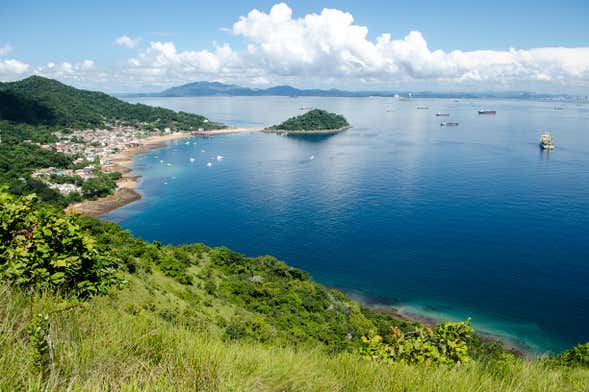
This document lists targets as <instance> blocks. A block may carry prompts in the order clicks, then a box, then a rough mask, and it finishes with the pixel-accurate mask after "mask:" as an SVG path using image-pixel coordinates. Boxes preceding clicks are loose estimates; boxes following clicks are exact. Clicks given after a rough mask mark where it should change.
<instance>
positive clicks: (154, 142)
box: [65, 128, 264, 217]
mask: <svg viewBox="0 0 589 392" xmlns="http://www.w3.org/2000/svg"><path fill="white" fill-rule="evenodd" d="M263 130H264V128H223V129H213V130H210V131H187V132H175V133H171V134H167V135H155V136H150V137H147V138H145V139H142V140H141V145H139V146H137V147H129V148H127V149H126V150H123V151H118V152H115V153H113V154H109V155H108V156H106V157H105V158H107V159H110V160H111V161H112V164H110V165H108V166H105V167H104V169H105V171H107V172H110V173H112V172H118V173H121V174H122V175H123V176H122V177H121V178H120V179H119V180H118V181H117V188H116V189H115V192H114V193H113V194H111V195H108V196H105V197H101V198H99V199H95V200H84V201H81V202H78V203H73V204H70V205H69V206H67V207H66V208H65V212H69V213H74V214H81V215H89V216H93V217H97V216H100V215H104V214H107V213H109V212H112V211H114V210H116V209H118V208H120V207H123V206H126V205H127V204H130V203H133V202H134V201H137V200H140V199H141V198H142V195H141V194H140V193H139V192H137V191H136V190H135V186H137V184H138V183H139V182H140V181H141V176H132V175H130V174H131V172H132V171H133V169H131V168H130V167H129V166H131V165H132V164H133V158H134V157H135V156H136V155H139V154H141V153H144V152H146V151H150V150H156V149H158V148H162V147H165V146H166V143H167V142H169V141H172V140H179V139H185V138H189V137H194V136H215V135H227V134H233V133H250V132H261V131H263Z"/></svg>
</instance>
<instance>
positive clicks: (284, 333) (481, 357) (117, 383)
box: [0, 193, 589, 391]
mask: <svg viewBox="0 0 589 392" xmlns="http://www.w3.org/2000/svg"><path fill="white" fill-rule="evenodd" d="M0 217H1V219H2V220H1V229H0V341H1V342H2V344H1V345H0V390H22V389H34V390H36V389H44V390H58V389H139V390H146V389H153V390H165V389H170V388H171V389H197V390H358V391H366V390H408V389H409V390H464V391H470V390H490V391H491V390H492V391H496V390H583V389H584V388H585V387H586V386H587V385H589V384H588V383H589V370H587V369H585V368H583V366H586V362H582V361H583V360H584V359H583V358H586V352H587V350H586V348H585V346H579V347H578V348H575V349H574V350H571V351H570V352H567V353H563V354H562V355H561V356H559V357H557V358H555V359H548V358H546V359H542V360H537V361H534V362H531V361H528V360H525V359H521V358H518V357H516V356H514V355H512V354H509V353H506V352H504V351H503V350H502V349H501V347H500V345H499V344H496V343H489V342H485V341H482V340H481V339H480V338H478V337H477V336H476V335H473V334H472V330H471V329H470V326H469V325H468V323H448V324H443V325H441V326H438V327H437V328H434V329H427V328H424V327H422V326H419V325H417V324H413V323H407V322H404V321H399V320H396V319H394V318H392V317H391V316H389V315H387V314H384V313H380V312H375V311H372V310H370V309H367V308H365V307H362V306H360V305H358V304H357V303H355V302H353V301H350V300H349V299H348V298H346V296H345V295H344V294H342V293H341V292H338V291H336V290H331V289H327V288H325V287H323V286H321V285H318V284H317V283H315V282H313V281H312V280H311V279H310V278H309V276H308V274H306V273H305V272H303V271H301V270H298V269H295V268H291V267H289V266H287V265H285V264H283V263H281V262H279V261H278V260H276V259H274V258H272V257H270V256H262V257H256V258H248V257H245V256H243V255H241V254H238V253H235V252H233V251H231V250H228V249H226V248H209V247H207V246H205V245H202V244H192V245H182V246H163V245H162V244H159V243H157V242H155V243H148V242H145V241H143V240H140V239H138V238H135V237H133V236H132V235H131V234H130V233H128V232H125V231H123V230H121V229H120V228H119V227H118V226H117V225H115V224H113V223H110V222H101V221H99V220H96V219H93V218H87V217H75V216H65V215H64V214H63V212H61V211H59V210H57V209H55V208H54V207H50V206H46V205H41V204H38V203H37V202H36V200H35V198H34V197H32V196H25V197H20V198H16V197H14V196H10V195H9V194H6V193H0ZM104 294H107V295H104Z"/></svg>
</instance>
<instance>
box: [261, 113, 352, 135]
mask: <svg viewBox="0 0 589 392" xmlns="http://www.w3.org/2000/svg"><path fill="white" fill-rule="evenodd" d="M349 126H350V124H349V123H348V121H347V120H346V119H345V117H344V116H342V115H339V114H335V113H329V112H326V111H325V110H320V109H313V110H311V111H308V112H307V113H305V114H302V115H300V116H296V117H291V118H289V119H288V120H286V121H285V122H283V123H282V124H278V125H274V126H272V127H270V128H268V129H269V130H280V131H325V130H336V129H341V128H344V127H349Z"/></svg>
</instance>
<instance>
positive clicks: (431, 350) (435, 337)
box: [360, 320, 473, 364]
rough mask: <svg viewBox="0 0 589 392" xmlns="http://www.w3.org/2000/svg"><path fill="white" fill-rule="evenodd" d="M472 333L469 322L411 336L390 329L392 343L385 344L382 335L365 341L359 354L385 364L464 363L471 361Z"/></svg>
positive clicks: (416, 332) (423, 329)
mask: <svg viewBox="0 0 589 392" xmlns="http://www.w3.org/2000/svg"><path fill="white" fill-rule="evenodd" d="M472 333H473V329H472V328H471V326H470V320H467V321H466V322H460V323H444V324H441V325H439V326H437V327H436V328H435V329H431V328H423V327H418V328H416V329H415V330H414V331H412V332H408V333H403V332H401V330H400V329H398V328H397V327H391V341H392V343H390V344H386V343H383V338H382V337H381V336H379V335H376V336H374V337H372V338H368V337H363V338H362V342H363V343H364V346H363V347H362V348H360V353H361V354H362V356H363V357H365V358H368V359H372V360H379V361H385V362H391V361H401V362H406V363H410V364H415V363H426V364H432V363H447V364H453V363H464V362H468V361H470V360H471V358H470V356H469V355H468V344H469V343H470V340H471V335H472Z"/></svg>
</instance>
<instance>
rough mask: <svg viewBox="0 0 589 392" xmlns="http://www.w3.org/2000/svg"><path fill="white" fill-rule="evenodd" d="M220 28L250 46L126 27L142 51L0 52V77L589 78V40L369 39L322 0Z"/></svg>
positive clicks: (581, 84) (279, 80)
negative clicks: (69, 57) (463, 46)
mask: <svg viewBox="0 0 589 392" xmlns="http://www.w3.org/2000/svg"><path fill="white" fill-rule="evenodd" d="M224 31H226V32H229V33H230V34H232V35H233V36H234V37H237V38H238V39H241V40H242V41H243V43H244V48H243V49H239V50H235V49H233V48H232V47H231V46H230V45H229V44H216V43H214V44H213V45H212V47H211V48H209V49H195V50H179V49H177V48H176V46H175V44H174V43H173V42H171V41H163V40H162V41H152V42H149V44H148V45H147V46H143V47H139V42H140V38H131V37H129V36H126V35H124V36H121V37H118V38H117V39H116V40H115V41H114V43H115V44H116V45H120V46H124V47H128V48H134V49H136V53H135V54H134V56H133V57H132V58H129V59H128V60H126V61H125V62H124V65H122V66H121V65H118V66H114V67H113V68H110V69H97V68H96V67H95V65H94V64H93V63H92V62H88V63H86V62H82V63H67V62H65V63H58V64H48V65H46V66H44V67H39V68H34V69H33V70H32V71H31V67H29V66H28V65H26V64H24V63H20V62H18V61H17V60H1V61H2V63H0V77H2V75H6V74H8V73H9V72H10V73H11V75H15V74H16V72H17V71H18V72H20V73H23V72H36V73H42V74H46V75H49V76H51V75H54V76H56V77H62V78H69V79H75V80H83V79H84V78H95V80H100V81H103V80H104V81H106V83H108V81H109V78H110V85H112V86H114V85H116V86H130V87H129V89H131V90H135V91H138V90H139V89H148V90H149V89H156V88H159V87H168V86H170V85H172V84H178V83H186V82H189V81H194V80H222V81H226V82H232V83H239V84H245V85H268V84H284V83H290V84H295V85H299V86H310V85H314V86H318V87H319V86H322V87H333V86H334V85H336V86H337V87H348V88H350V86H351V87H352V88H358V87H359V86H365V87H367V88H376V89H391V88H395V87H396V88H401V86H403V87H404V88H408V89H412V88H416V89H417V88H427V89H442V90H443V89H454V90H457V89H479V90H492V89H501V90H508V89H515V88H517V89H526V90H536V91H547V90H552V91H567V90H571V89H576V90H577V91H579V90H581V89H587V88H588V87H589V48H586V47H584V48H564V47H558V48H532V49H516V48H509V49H506V50H476V51H462V50H459V49H457V50H453V51H443V50H440V49H432V48H430V46H429V45H428V42H427V41H426V39H425V37H424V36H423V35H422V34H421V33H420V32H419V31H411V32H408V33H407V34H406V35H405V36H404V37H393V36H392V35H391V34H388V33H382V34H380V35H378V36H377V37H376V38H374V39H370V38H369V35H368V28H367V27H366V26H361V25H358V24H356V23H355V21H354V17H353V15H352V14H350V13H348V12H345V11H341V10H338V9H329V8H325V9H323V10H322V11H321V12H320V13H310V14H307V15H303V16H301V17H294V16H293V11H292V9H291V8H290V7H289V6H288V5H287V4H285V3H279V4H276V5H274V6H273V7H271V9H270V10H269V11H267V12H264V11H260V10H257V9H254V10H251V11H250V12H249V13H248V14H247V15H244V16H241V17H239V18H238V19H237V20H236V21H235V23H234V24H233V25H232V26H231V27H230V28H229V29H224ZM0 53H1V52H0ZM8 61H11V63H8ZM76 78H77V79H76ZM87 80H88V81H90V80H91V79H87ZM95 83H96V85H97V86H100V87H101V88H104V87H105V86H104V85H103V84H102V83H101V84H98V83H99V82H97V81H96V82H95ZM133 86H135V87H133Z"/></svg>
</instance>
